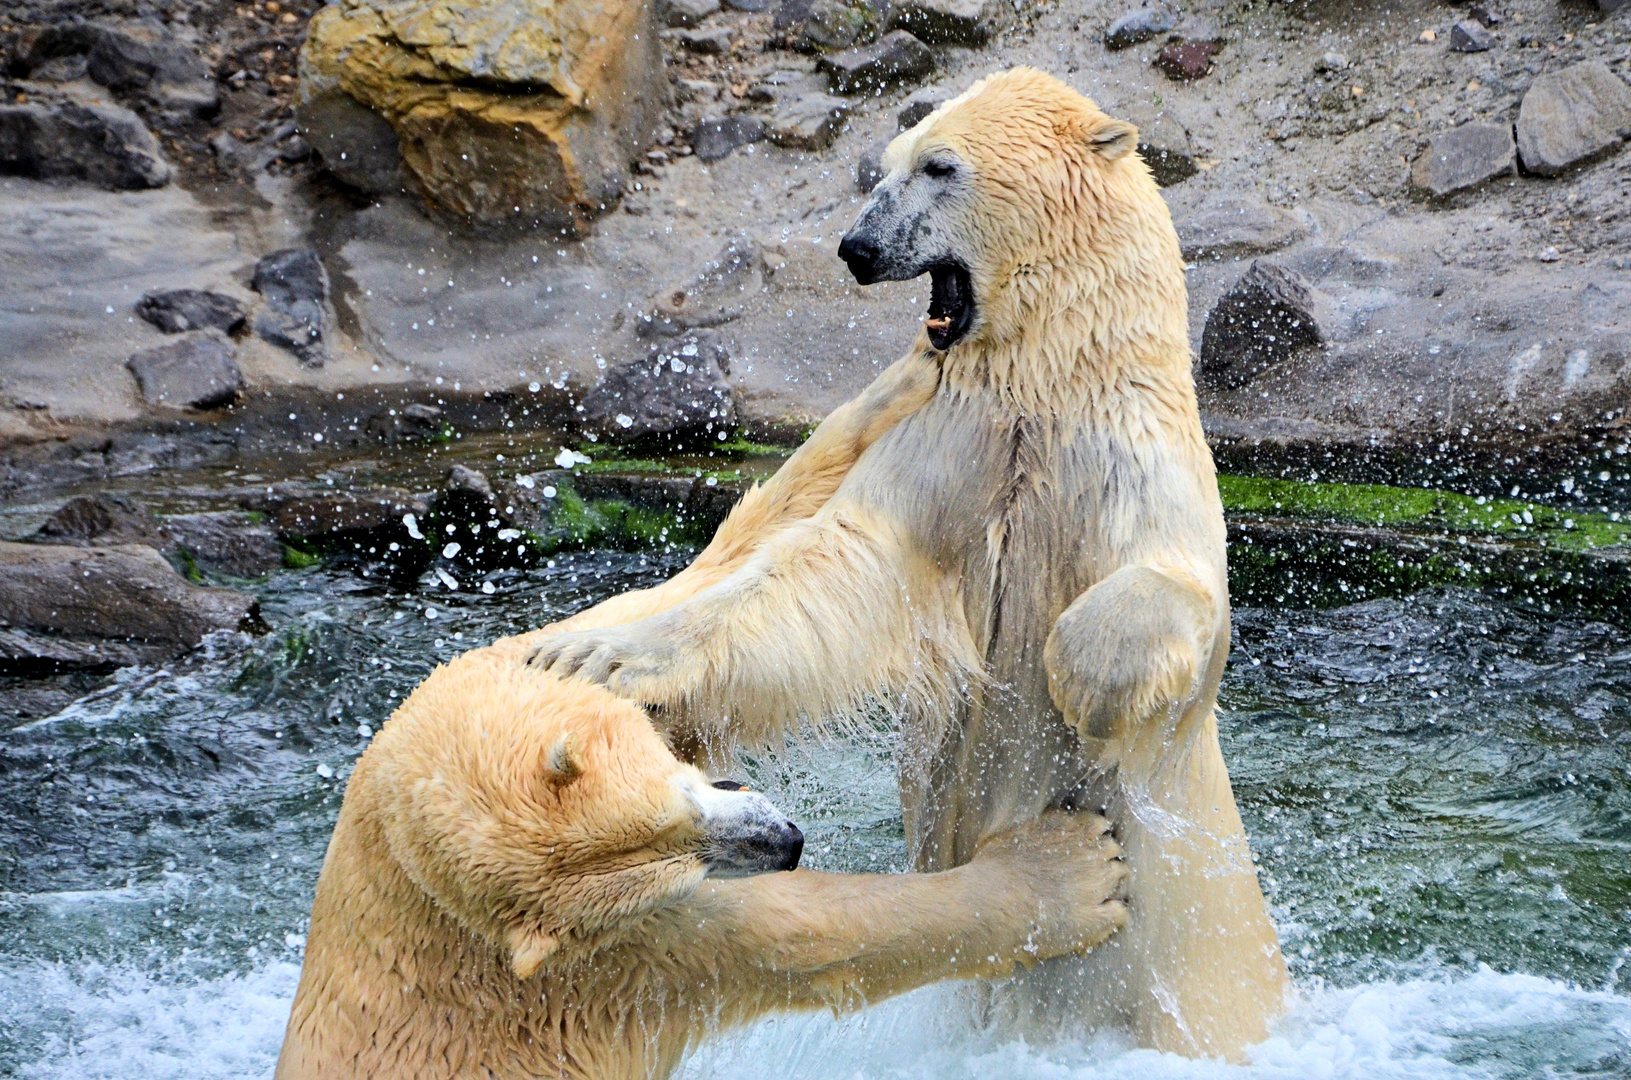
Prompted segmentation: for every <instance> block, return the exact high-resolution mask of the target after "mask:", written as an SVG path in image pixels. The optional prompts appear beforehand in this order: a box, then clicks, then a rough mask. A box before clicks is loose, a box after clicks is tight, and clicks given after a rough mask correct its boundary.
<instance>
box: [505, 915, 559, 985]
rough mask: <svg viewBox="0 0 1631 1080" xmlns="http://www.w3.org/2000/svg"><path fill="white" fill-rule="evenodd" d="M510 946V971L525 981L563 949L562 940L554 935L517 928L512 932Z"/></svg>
mask: <svg viewBox="0 0 1631 1080" xmlns="http://www.w3.org/2000/svg"><path fill="white" fill-rule="evenodd" d="M509 945H510V970H512V971H514V972H515V977H516V978H518V979H525V978H529V977H531V975H532V973H533V972H535V971H537V970H538V966H539V965H540V964H542V963H543V962H544V961H545V960H548V959H549V958H550V957H551V956H554V955H555V951H556V950H557V949H559V948H560V947H561V939H560V938H558V937H556V936H555V935H554V934H546V933H543V932H542V931H539V930H523V929H521V928H520V927H517V928H516V929H514V930H511V931H510V941H509Z"/></svg>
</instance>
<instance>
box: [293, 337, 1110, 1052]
mask: <svg viewBox="0 0 1631 1080" xmlns="http://www.w3.org/2000/svg"><path fill="white" fill-rule="evenodd" d="M936 378H937V370H936V368H935V366H934V365H933V364H932V363H927V362H924V361H922V360H921V359H909V360H906V361H902V362H900V363H898V364H896V365H895V366H894V367H892V368H891V369H889V370H888V371H887V372H885V373H884V375H883V376H881V377H880V379H879V380H878V382H877V383H875V384H874V386H873V387H872V388H871V389H870V390H869V391H868V392H867V393H866V394H864V395H862V397H861V398H860V399H858V400H857V401H855V402H851V403H850V404H849V405H846V406H845V407H844V408H843V409H840V410H839V411H838V412H837V413H835V414H834V415H833V416H832V417H830V418H829V419H828V421H827V422H825V423H823V425H822V426H821V427H820V428H818V429H817V431H816V433H815V435H814V436H813V437H812V438H811V440H810V441H809V443H807V444H806V446H805V447H804V448H803V449H802V450H801V451H800V452H799V453H798V454H796V455H794V458H793V459H792V460H791V461H790V462H789V463H788V465H787V466H786V467H784V468H783V470H782V472H781V473H779V474H778V475H777V476H776V477H775V478H773V479H772V480H771V481H770V483H768V484H767V485H765V487H763V488H760V489H758V490H757V491H755V492H753V493H752V494H751V495H749V496H748V498H747V499H745V500H744V501H743V503H742V504H741V505H740V506H738V507H737V509H736V511H735V512H734V513H733V514H732V515H731V517H730V519H729V520H728V521H727V522H726V523H725V525H724V526H722V527H721V530H720V532H719V535H718V536H717V537H716V538H715V540H714V542H713V543H712V544H711V545H710V546H709V547H708V549H707V550H706V551H704V552H703V554H702V555H701V556H700V557H699V558H698V559H697V561H696V563H694V564H693V565H692V566H691V567H690V568H688V569H687V570H686V571H685V572H683V573H681V574H680V575H678V576H677V577H675V578H674V579H673V580H671V581H669V582H667V583H665V584H664V585H662V586H660V587H658V588H657V589H652V590H646V591H645V592H643V593H639V594H631V595H629V596H624V597H619V598H616V599H614V600H611V601H608V602H607V603H605V604H603V605H600V606H599V607H597V608H594V609H591V610H590V611H588V612H585V613H583V614H581V615H579V616H577V617H576V619H575V620H574V624H575V625H580V626H581V625H584V624H586V623H591V624H593V623H600V624H605V623H608V622H612V621H615V620H617V619H618V618H621V617H626V616H627V615H629V614H630V613H632V612H651V611H659V610H662V609H663V607H664V606H666V605H669V604H672V603H675V602H677V601H679V600H682V599H684V598H685V597H686V596H689V595H691V594H692V593H694V592H695V591H696V590H697V589H699V588H703V587H706V585H707V584H708V583H710V582H711V581H714V580H717V579H718V578H719V577H720V576H721V575H728V574H729V573H731V572H732V571H733V570H734V569H735V568H737V567H739V566H740V565H741V564H742V562H743V561H744V559H746V558H747V557H748V555H749V554H750V553H751V552H752V550H753V549H754V547H755V546H756V545H757V544H758V543H759V542H760V540H762V538H763V537H764V536H765V535H766V534H767V533H770V532H774V531H776V530H778V529H780V528H783V527H786V526H787V525H788V524H789V523H791V522H794V521H797V520H799V519H801V518H805V517H808V516H809V514H811V513H813V512H814V511H815V509H816V508H818V507H819V506H820V505H821V503H822V502H824V501H825V500H826V498H827V497H828V496H829V495H830V494H831V492H832V491H833V490H834V489H835V488H836V486H837V483H838V481H839V480H841V479H842V477H843V475H844V473H845V471H846V470H847V468H848V467H849V465H850V464H851V463H852V462H853V460H854V458H855V456H856V455H857V454H858V453H859V452H860V451H861V450H863V449H865V447H866V446H868V445H870V444H871V442H872V441H873V440H874V439H876V437H877V436H878V435H879V434H880V433H882V432H883V431H885V430H887V428H888V427H889V425H891V424H892V423H894V421H895V420H897V419H898V418H899V417H900V416H901V415H904V414H905V413H906V412H909V411H910V410H911V409H914V408H916V407H918V406H919V405H921V404H922V402H923V401H924V400H926V399H927V397H928V396H929V394H930V393H932V391H933V388H934V385H935V380H936ZM532 640H533V638H531V637H529V638H510V639H507V640H505V641H500V642H498V643H496V644H494V645H492V646H489V647H487V648H485V649H477V650H475V651H473V652H470V653H466V654H465V655H463V656H461V657H459V658H458V659H456V660H454V661H453V662H452V663H450V664H448V665H446V666H445V667H440V668H438V669H437V670H436V671H435V672H433V673H432V674H431V675H430V677H429V678H427V679H426V680H425V681H424V682H423V683H422V684H421V685H420V686H419V687H418V688H417V689H416V690H415V691H414V692H413V693H412V694H411V695H410V696H409V697H408V699H407V700H406V701H404V702H403V704H402V706H401V707H400V708H399V709H398V710H397V712H396V714H395V715H394V716H393V717H392V719H391V720H390V722H389V723H387V724H386V725H385V726H384V728H383V729H382V730H381V732H380V733H379V735H378V736H377V737H376V738H375V740H374V742H373V744H372V745H371V746H370V747H369V748H368V750H367V751H366V752H365V753H364V754H363V756H362V758H361V759H360V760H359V761H358V763H357V768H356V770H355V772H354V773H353V774H352V776H351V779H350V781H349V783H348V785H347V787H346V795H345V802H344V804H343V806H342V807H341V810H340V819H339V822H338V823H337V824H336V826H335V830H334V837H333V840H332V841H331V842H330V844H329V849H328V855H327V857H326V859H325V860H324V863H323V870H322V874H321V876H320V877H319V879H318V884H317V898H316V901H315V903H314V905H313V907H312V917H311V929H310V933H309V934H308V937H307V944H306V957H305V964H304V966H303V968H302V970H301V975H300V986H299V989H298V991H297V992H296V995H295V1001H294V1006H293V1009H292V1011H291V1014H290V1018H289V1026H288V1033H287V1035H286V1037H285V1040H284V1045H283V1052H282V1055H281V1056H280V1058H279V1061H278V1067H277V1080H359V1078H376V1080H452V1078H455V1077H458V1078H472V1080H474V1078H478V1077H479V1078H481V1080H523V1078H525V1080H536V1078H540V1077H563V1078H564V1077H570V1078H578V1080H623V1078H627V1080H653V1078H658V1080H660V1078H661V1077H662V1076H664V1075H666V1074H667V1073H668V1072H669V1071H670V1070H671V1069H672V1068H673V1066H674V1064H675V1063H676V1062H677V1061H678V1060H679V1059H680V1057H681V1056H682V1055H683V1053H684V1052H685V1050H686V1048H687V1047H688V1046H690V1045H692V1044H694V1043H695V1042H696V1041H697V1040H698V1039H699V1038H700V1037H702V1036H703V1035H705V1034H707V1033H709V1032H711V1031H716V1030H719V1029H722V1028H728V1027H730V1026H732V1025H736V1024H741V1023H744V1022H746V1021H748V1020H751V1019H752V1018H753V1017H755V1016H758V1015H761V1014H763V1013H766V1012H769V1011H772V1010H777V1009H807V1008H824V1007H826V1008H834V1009H842V1008H852V1007H856V1006H858V1005H860V1004H862V1003H864V1002H866V1001H874V1000H878V999H881V998H884V997H887V996H889V995H891V994H895V993H900V992H902V991H904V990H908V989H911V988H914V987H917V986H921V985H923V984H925V983H927V982H930V981H933V980H936V979H942V978H951V977H959V978H968V977H975V976H988V977H990V976H1001V975H1006V974H1008V973H1009V972H1011V971H1012V970H1013V969H1014V967H1015V965H1016V964H1018V965H1021V966H1023V965H1029V964H1033V963H1035V962H1037V961H1039V960H1045V959H1048V958H1052V957H1057V956H1061V955H1065V954H1069V953H1075V952H1080V951H1082V950H1084V949H1087V948H1089V947H1090V946H1092V945H1095V944H1097V943H1098V942H1100V941H1102V940H1103V939H1104V938H1105V937H1106V936H1108V935H1109V934H1110V933H1112V932H1113V931H1114V930H1115V929H1116V928H1117V927H1119V926H1120V925H1122V923H1123V922H1124V921H1125V918H1126V912H1125V909H1124V908H1123V907H1122V905H1121V904H1120V903H1118V902H1117V901H1115V900H1114V899H1111V897H1112V896H1113V895H1114V894H1115V893H1116V891H1117V890H1118V888H1119V886H1120V884H1121V882H1122V879H1123V878H1124V876H1125V871H1124V869H1123V867H1122V864H1121V863H1120V862H1119V861H1117V847H1116V844H1115V842H1114V841H1113V840H1110V839H1109V838H1108V837H1107V836H1106V835H1105V832H1106V830H1107V829H1108V827H1109V824H1108V822H1106V821H1105V820H1104V819H1103V818H1099V817H1095V816H1092V815H1088V814H1080V815H1068V814H1052V815H1048V816H1047V817H1045V818H1043V819H1041V820H1040V821H1037V822H1032V823H1029V824H1026V825H1023V826H1020V827H1018V828H1016V829H1013V830H1009V831H1008V832H1006V833H1005V834H1003V835H1001V836H996V837H993V838H991V839H990V840H989V841H988V842H986V843H984V844H982V845H981V846H980V848H979V850H978V851H977V852H975V853H974V857H973V859H972V860H971V861H969V862H968V863H967V865H965V866H962V867H959V868H957V869H955V870H948V871H945V872H940V873H931V874H895V875H859V874H858V875H843V874H818V873H811V872H809V871H802V870H798V871H794V872H792V873H775V872H773V871H777V870H782V869H787V868H788V867H790V866H792V865H793V864H795V863H796V862H797V860H798V852H799V849H800V846H801V845H802V838H801V837H800V836H799V834H798V831H797V829H796V828H794V827H793V826H792V825H791V824H790V823H788V822H787V821H785V819H784V818H783V817H782V816H781V815H780V814H779V813H777V812H776V811H775V808H774V807H772V806H771V804H770V803H769V802H768V801H767V800H766V799H765V798H764V797H763V796H762V795H757V794H754V793H752V792H747V791H743V790H740V789H738V788H737V786H736V785H730V784H710V783H709V781H708V779H707V777H706V776H704V774H703V773H701V772H699V771H698V770H697V769H696V768H694V767H692V766H690V765H687V764H684V763H682V762H680V761H679V760H678V759H676V758H675V756H674V755H673V753H672V752H671V751H670V750H669V748H668V745H667V743H666V742H665V741H664V739H663V738H662V736H661V735H659V733H658V732H657V730H656V729H655V728H654V727H653V726H652V724H651V722H650V720H649V718H648V717H647V716H646V714H645V713H644V712H642V711H641V710H640V709H639V708H637V707H636V706H635V705H633V704H632V703H630V702H628V701H624V700H621V699H618V698H616V697H613V696H612V695H611V694H609V693H607V692H606V691H605V690H604V689H602V688H600V687H594V686H589V685H586V684H585V683H582V682H579V681H574V680H568V681H562V680H560V679H558V678H556V677H555V676H553V675H550V674H547V673H545V672H541V671H539V670H537V669H536V668H533V667H529V666H528V665H527V664H526V656H527V654H528V651H529V649H530V646H531V643H532Z"/></svg>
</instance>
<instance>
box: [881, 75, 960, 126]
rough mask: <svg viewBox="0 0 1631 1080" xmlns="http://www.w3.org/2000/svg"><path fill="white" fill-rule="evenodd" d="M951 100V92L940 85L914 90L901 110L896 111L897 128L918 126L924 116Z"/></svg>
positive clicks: (902, 103) (902, 104)
mask: <svg viewBox="0 0 1631 1080" xmlns="http://www.w3.org/2000/svg"><path fill="white" fill-rule="evenodd" d="M950 100H951V94H949V93H948V92H947V91H946V90H945V89H944V88H943V87H939V86H925V87H924V88H923V89H921V90H914V91H912V93H911V95H910V96H908V97H907V99H906V100H905V101H903V102H901V105H900V110H899V111H898V112H896V113H895V129H896V130H897V131H905V130H907V129H908V128H914V127H917V125H918V123H919V122H920V121H922V120H923V118H924V117H926V116H928V115H929V114H930V113H932V112H934V111H935V110H936V109H938V108H939V107H940V106H941V105H943V104H945V103H946V102H947V101H950Z"/></svg>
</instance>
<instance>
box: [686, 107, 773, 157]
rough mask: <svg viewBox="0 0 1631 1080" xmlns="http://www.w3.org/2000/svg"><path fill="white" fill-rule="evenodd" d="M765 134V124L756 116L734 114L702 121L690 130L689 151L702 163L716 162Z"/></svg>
mask: <svg viewBox="0 0 1631 1080" xmlns="http://www.w3.org/2000/svg"><path fill="white" fill-rule="evenodd" d="M765 134H766V129H765V122H764V121H763V120H761V119H759V118H758V117H757V116H746V115H743V114H741V113H735V114H733V115H731V116H723V117H719V118H717V119H713V120H702V121H699V122H698V124H697V126H696V127H695V128H693V129H692V130H691V150H692V152H693V153H695V154H696V155H697V157H699V158H701V159H702V160H703V161H718V160H719V159H720V158H722V157H724V156H725V155H726V154H729V153H730V152H731V151H732V150H735V149H736V148H737V147H738V146H746V145H747V144H748V143H756V142H758V141H759V140H760V139H763V138H764V137H765Z"/></svg>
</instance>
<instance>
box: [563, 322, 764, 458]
mask: <svg viewBox="0 0 1631 1080" xmlns="http://www.w3.org/2000/svg"><path fill="white" fill-rule="evenodd" d="M729 372H730V353H729V352H728V351H727V350H726V348H725V346H724V344H723V343H722V342H721V341H720V340H719V338H718V336H717V335H716V334H714V333H712V332H710V331H707V330H697V331H692V332H690V333H687V334H686V335H684V336H683V337H681V338H679V339H676V340H674V341H670V342H665V343H663V344H661V345H655V346H653V347H652V348H651V351H650V352H649V353H648V354H647V355H646V357H645V358H644V359H641V360H636V361H634V362H633V363H630V364H625V365H623V366H621V367H616V368H612V369H611V370H609V371H607V372H606V375H605V377H604V378H602V379H601V380H600V382H599V383H597V384H596V385H595V386H594V388H593V389H591V390H590V391H589V392H588V393H587V394H585V395H584V398H583V414H582V415H583V422H584V426H585V427H586V428H587V429H588V430H591V431H594V432H597V433H599V434H600V435H601V437H603V438H605V439H607V440H608V441H610V442H614V443H630V442H649V441H653V440H655V441H659V442H662V443H664V444H667V445H669V446H675V445H683V444H686V443H693V442H703V443H706V442H712V441H715V439H716V438H719V437H722V436H723V435H724V433H725V432H726V431H727V430H728V429H729V428H730V426H731V425H732V424H733V423H734V422H735V419H736V402H735V399H734V397H733V395H732V393H731V388H730V384H729V383H727V382H726V381H725V376H726V375H727V374H729Z"/></svg>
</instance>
